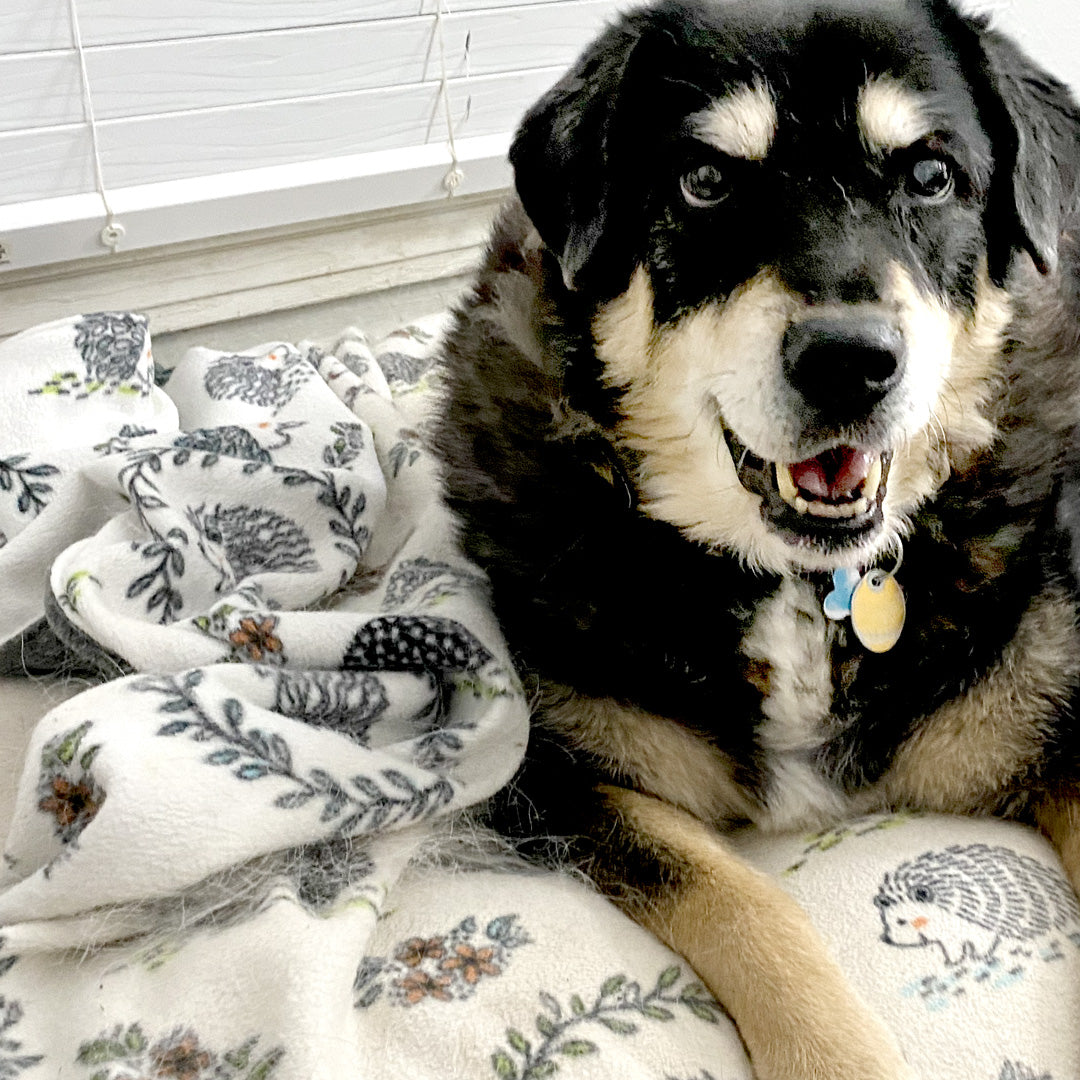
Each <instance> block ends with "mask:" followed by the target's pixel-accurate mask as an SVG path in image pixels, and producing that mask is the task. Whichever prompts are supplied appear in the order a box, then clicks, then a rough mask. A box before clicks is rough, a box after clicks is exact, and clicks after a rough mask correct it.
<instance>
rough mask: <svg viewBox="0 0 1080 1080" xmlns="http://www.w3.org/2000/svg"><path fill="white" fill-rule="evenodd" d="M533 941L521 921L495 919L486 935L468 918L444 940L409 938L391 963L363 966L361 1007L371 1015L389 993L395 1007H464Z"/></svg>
mask: <svg viewBox="0 0 1080 1080" xmlns="http://www.w3.org/2000/svg"><path fill="white" fill-rule="evenodd" d="M530 940H531V939H530V937H529V935H528V934H526V933H525V931H524V930H523V929H522V927H521V926H520V924H519V922H518V918H517V916H516V915H502V916H500V917H499V918H496V919H492V920H491V921H490V922H488V923H487V924H485V926H484V928H483V930H482V931H481V930H480V929H479V923H478V921H477V918H476V916H475V915H469V916H466V918H464V919H462V920H461V922H459V923H458V924H457V925H456V926H454V927H453V929H451V930H449V931H447V932H446V933H445V934H433V935H431V936H430V937H427V936H424V937H411V938H407V939H406V940H404V941H402V942H400V943H399V944H398V946H397V947H396V948H395V949H394V951H393V954H392V956H391V957H389V958H387V957H379V956H365V957H364V959H363V961H361V964H360V968H359V970H358V971H357V973H356V980H355V982H354V983H353V991H354V995H355V1004H356V1007H357V1008H358V1009H367V1008H369V1007H370V1006H372V1005H373V1004H375V1002H376V1001H378V1000H379V999H380V998H381V997H382V996H383V994H384V993H385V994H386V995H387V998H388V1000H389V1001H390V1002H391V1003H392V1004H394V1005H404V1006H408V1005H418V1004H419V1003H420V1002H421V1001H425V1000H431V1001H463V1000H465V999H466V998H470V997H472V996H473V994H474V993H475V992H476V990H477V987H478V986H479V985H480V983H481V982H484V983H486V982H488V981H490V980H491V979H494V978H496V977H498V976H499V975H501V974H502V973H503V972H504V971H505V969H506V966H507V964H508V962H509V960H510V957H511V954H512V953H514V952H515V951H516V950H517V949H519V948H521V946H522V945H527V944H529V942H530Z"/></svg>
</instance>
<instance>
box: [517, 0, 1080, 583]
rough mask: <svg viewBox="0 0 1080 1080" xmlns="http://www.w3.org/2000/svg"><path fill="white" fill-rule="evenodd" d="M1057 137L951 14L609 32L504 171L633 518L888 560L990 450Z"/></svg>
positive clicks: (798, 16) (1059, 100) (848, 8)
mask: <svg viewBox="0 0 1080 1080" xmlns="http://www.w3.org/2000/svg"><path fill="white" fill-rule="evenodd" d="M1075 124H1076V121H1075V113H1074V111H1073V110H1072V106H1071V103H1070V102H1069V99H1068V95H1067V93H1066V92H1065V90H1064V89H1063V88H1062V87H1061V86H1060V84H1057V83H1055V82H1054V81H1053V80H1052V79H1049V78H1048V77H1047V76H1045V75H1043V74H1042V73H1041V72H1039V71H1037V69H1035V68H1034V67H1032V66H1031V65H1030V64H1029V62H1028V61H1027V60H1026V59H1024V57H1023V56H1022V55H1021V54H1020V53H1019V52H1018V51H1017V50H1016V49H1015V48H1014V47H1013V46H1012V45H1011V44H1010V43H1009V42H1008V41H1007V40H1005V39H1003V38H1001V37H999V36H998V35H996V34H994V33H993V32H992V31H989V30H988V29H987V28H986V27H985V26H984V25H983V24H982V23H981V22H979V21H977V20H971V19H968V18H965V17H962V16H960V15H959V14H958V13H957V12H956V11H955V10H954V9H953V8H952V7H950V6H949V5H948V4H947V3H945V0H923V2H919V0H869V2H868V3H867V2H864V3H861V4H859V5H855V4H851V3H847V2H845V0H834V2H833V3H832V4H830V5H828V6H822V5H818V4H811V3H805V2H799V3H788V4H785V3H781V2H780V0H755V2H753V3H749V2H747V3H738V2H734V0H726V2H724V0H721V2H713V3H682V2H674V0H668V2H662V3H660V4H659V5H658V6H655V7H651V8H648V9H645V10H642V11H640V12H637V13H635V14H633V15H630V16H628V17H626V18H624V19H623V20H621V21H620V22H618V23H617V24H616V25H614V26H612V27H610V28H609V29H608V30H607V31H606V32H605V33H604V34H603V35H602V36H601V37H600V38H599V40H598V41H597V42H596V43H595V44H594V45H593V46H592V47H591V48H590V49H588V50H587V51H586V53H585V54H584V55H583V56H582V57H581V59H580V60H579V61H578V63H577V65H576V66H575V68H574V69H573V70H572V71H571V72H570V74H569V75H568V76H567V77H566V78H565V79H563V80H562V81H561V82H560V83H559V84H558V85H557V86H556V87H555V88H554V89H553V90H552V91H551V92H550V93H549V94H548V95H547V96H546V97H545V98H544V99H543V100H541V101H540V102H539V104H538V105H537V106H536V107H535V108H534V109H533V110H532V111H531V112H530V113H529V115H528V116H527V117H526V119H525V121H524V123H523V125H522V127H521V129H520V131H519V133H518V136H517V138H516V140H515V143H514V146H513V149H512V152H511V158H512V162H513V165H514V168H515V175H516V184H517V189H518V193H519V195H520V198H521V200H522V203H523V205H524V207H525V210H526V212H527V213H528V215H529V217H530V218H531V220H532V221H533V223H534V225H535V226H536V228H537V230H538V232H539V234H540V237H541V239H542V240H543V241H544V243H545V244H546V246H547V247H548V248H550V249H551V251H552V252H553V253H554V255H555V256H556V257H557V258H558V260H559V263H560V265H561V268H562V272H563V278H564V281H565V283H566V287H567V288H568V289H571V290H574V291H575V292H577V293H578V294H579V295H580V296H581V297H582V298H584V300H585V302H586V304H587V305H588V306H589V309H590V310H591V311H592V312H593V314H594V318H593V323H592V327H593V335H594V338H595V342H596V351H597V355H598V357H599V358H600V360H601V362H602V369H603V370H602V374H601V378H602V379H603V380H604V381H605V382H606V383H607V385H608V386H610V387H613V388H616V389H618V390H619V391H620V393H621V397H620V411H621V414H622V416H623V420H622V422H621V425H620V429H619V436H620V438H621V440H622V441H623V443H624V445H627V446H628V447H630V448H631V450H633V451H635V452H636V460H637V461H638V462H640V466H639V469H638V475H637V484H638V488H639V493H640V496H641V499H642V504H643V506H644V507H645V509H646V512H648V513H650V514H652V515H653V516H656V517H659V518H662V519H664V520H667V521H669V522H671V523H673V524H675V525H677V526H679V527H680V528H681V529H682V530H683V531H684V532H685V533H686V534H687V535H688V536H690V537H691V538H693V539H695V540H698V541H700V542H703V543H707V544H711V545H715V546H717V547H719V548H723V549H725V550H728V551H732V552H735V553H736V554H738V555H739V556H741V557H742V558H743V559H745V560H746V561H747V562H748V563H749V564H751V565H754V566H759V567H765V568H769V569H773V570H777V571H781V572H782V571H784V570H787V569H790V568H791V567H792V566H795V567H802V568H806V569H816V570H825V569H829V568H832V567H835V566H838V565H841V564H849V565H862V566H865V565H867V564H869V563H871V562H872V561H873V560H874V559H876V558H877V557H879V556H880V555H881V554H882V553H883V552H884V551H885V550H886V549H888V548H889V547H891V546H894V545H895V544H896V543H897V541H898V538H899V537H901V536H902V535H903V534H904V532H905V530H906V529H908V528H909V526H910V518H911V515H912V514H913V513H914V511H915V510H916V509H917V508H918V507H919V506H920V505H921V504H922V503H923V502H924V501H925V500H926V499H927V498H929V497H930V496H932V495H933V494H934V492H935V491H937V490H938V488H939V487H940V486H941V484H942V483H943V482H944V481H945V480H946V478H947V477H948V475H949V472H950V470H951V469H953V468H955V467H957V465H958V464H960V463H963V462H967V461H969V460H970V459H971V458H972V455H974V454H976V453H978V452H979V451H980V450H983V449H985V448H986V447H987V446H989V445H990V443H991V442H992V441H993V439H994V437H995V431H996V428H995V417H994V415H993V411H994V410H993V402H994V401H995V400H996V399H997V398H998V396H999V395H1000V392H1001V387H1002V385H1003V383H1004V381H1005V360H1004V357H1003V354H1004V336H1005V331H1006V329H1007V327H1008V325H1009V322H1010V318H1011V304H1010V301H1009V291H1008V290H1007V288H1006V284H1007V282H1008V281H1011V280H1013V277H1014V276H1015V275H1016V274H1019V275H1021V276H1023V275H1025V274H1026V275H1028V276H1029V277H1031V278H1035V277H1036V276H1037V275H1038V274H1039V273H1042V274H1050V273H1054V272H1055V270H1054V268H1055V264H1056V260H1057V243H1058V236H1059V233H1060V231H1061V219H1062V213H1063V204H1064V203H1065V202H1066V201H1067V197H1068V195H1069V191H1068V189H1069V188H1070V185H1071V182H1072V178H1071V176H1070V175H1066V172H1067V169H1068V167H1069V163H1070V162H1073V161H1075V159H1076V156H1077V155H1076V152H1075V151H1073V150H1070V149H1067V148H1066V143H1067V140H1069V139H1075V137H1076V126H1075ZM1018 255H1019V258H1018V257H1017V256H1018Z"/></svg>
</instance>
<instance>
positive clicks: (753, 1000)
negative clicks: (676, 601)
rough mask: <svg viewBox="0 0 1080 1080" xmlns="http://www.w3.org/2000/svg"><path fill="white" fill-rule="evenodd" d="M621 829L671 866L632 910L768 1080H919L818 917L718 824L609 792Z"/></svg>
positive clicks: (634, 896)
mask: <svg viewBox="0 0 1080 1080" xmlns="http://www.w3.org/2000/svg"><path fill="white" fill-rule="evenodd" d="M604 793H605V795H606V796H607V798H608V801H609V806H610V807H611V809H612V810H613V811H614V813H615V815H616V818H617V820H618V822H619V826H618V827H619V828H620V830H621V831H625V832H628V833H630V834H631V837H630V838H629V839H630V842H631V844H632V845H633V847H634V848H636V850H637V851H638V852H640V853H642V854H645V855H646V856H647V855H648V853H649V852H650V851H651V852H653V853H655V855H656V858H657V860H658V861H659V862H662V863H664V864H665V865H666V866H667V868H668V871H669V872H668V874H667V875H666V880H665V881H664V884H663V885H662V886H661V888H660V889H658V890H655V889H648V890H642V891H641V892H639V893H633V892H631V893H627V894H624V895H623V896H622V897H620V899H621V901H622V904H623V906H624V907H625V908H626V909H627V910H628V912H629V913H630V914H631V915H632V916H633V917H634V918H635V919H636V920H637V921H638V922H640V923H641V924H642V925H643V926H645V927H646V928H648V929H649V930H651V931H652V932H653V933H654V934H655V935H656V936H657V937H659V938H660V939H661V940H662V941H664V942H665V943H666V944H667V945H669V946H670V947H671V948H672V949H674V950H675V951H676V952H678V953H680V954H681V955H682V956H684V957H685V958H686V959H687V961H689V963H690V964H691V965H692V966H693V967H694V969H695V970H696V971H697V973H698V975H699V976H700V977H701V979H702V980H703V981H704V982H705V983H706V985H708V987H709V989H710V990H712V992H713V993H714V994H715V995H716V997H717V998H718V999H719V1000H720V1002H721V1003H722V1004H723V1005H724V1007H725V1008H726V1009H727V1010H728V1011H729V1012H730V1013H731V1015H732V1016H733V1017H734V1019H735V1022H736V1024H737V1025H738V1028H739V1031H740V1034H741V1035H742V1037H743V1041H744V1042H745V1043H746V1046H747V1049H748V1051H749V1053H750V1058H751V1061H752V1062H753V1065H754V1072H755V1075H756V1077H757V1078H758V1080H913V1078H914V1073H913V1072H912V1071H911V1070H910V1069H909V1068H908V1067H907V1066H906V1064H905V1063H904V1060H903V1058H902V1056H901V1054H900V1052H899V1050H898V1049H897V1047H896V1044H895V1042H894V1041H893V1039H892V1037H891V1035H890V1034H889V1033H888V1032H887V1031H886V1029H885V1028H884V1026H883V1025H882V1024H881V1023H880V1022H879V1021H878V1020H877V1019H876V1018H875V1017H873V1016H872V1015H871V1014H870V1012H869V1011H868V1010H867V1009H866V1007H865V1006H864V1005H863V1004H862V1003H861V1002H860V1001H859V1000H858V999H857V998H856V997H855V995H854V993H853V991H852V990H851V988H850V987H849V986H848V984H847V981H846V979H845V978H844V975H843V974H842V973H841V971H840V969H839V968H838V966H837V965H836V963H835V962H834V961H833V959H832V958H831V956H830V955H829V953H828V952H827V950H826V948H825V945H824V943H823V942H822V940H821V939H820V937H819V936H818V934H817V932H816V931H815V929H814V927H813V926H812V925H811V923H810V920H809V919H808V918H807V916H806V914H805V913H804V912H803V911H802V909H801V908H800V907H799V906H798V905H797V904H796V903H795V901H794V900H792V899H791V898H790V897H789V896H788V895H787V894H786V893H784V892H783V890H781V889H780V888H779V886H777V885H775V884H774V883H773V882H772V881H770V880H769V879H768V878H767V877H766V876H764V875H763V874H761V873H759V872H758V871H756V870H754V869H752V868H751V867H749V866H747V865H746V864H745V863H743V862H742V861H741V860H740V859H739V858H738V857H737V856H735V855H734V854H733V853H732V852H731V851H730V850H729V849H728V848H727V847H726V846H725V845H724V843H723V841H722V839H721V838H720V837H719V836H718V835H717V834H716V833H715V832H713V831H712V830H710V829H709V828H708V826H706V825H704V824H703V823H701V822H700V821H698V820H697V819H696V818H694V817H692V816H691V815H689V814H687V813H685V812H683V811H681V810H679V809H678V808H676V807H674V806H671V805H670V804H669V803H664V802H661V801H660V800H658V799H654V798H652V797H650V796H647V795H642V794H640V793H638V792H633V791H628V790H626V789H618V788H611V789H604Z"/></svg>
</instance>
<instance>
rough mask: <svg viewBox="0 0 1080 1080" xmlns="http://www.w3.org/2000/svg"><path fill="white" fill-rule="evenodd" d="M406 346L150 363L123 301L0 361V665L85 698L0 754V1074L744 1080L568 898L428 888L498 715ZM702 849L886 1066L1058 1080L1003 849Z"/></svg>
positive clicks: (443, 881) (985, 832) (478, 785)
mask: <svg viewBox="0 0 1080 1080" xmlns="http://www.w3.org/2000/svg"><path fill="white" fill-rule="evenodd" d="M441 326H442V321H441V319H433V320H430V321H425V322H423V323H422V324H420V325H418V326H415V327H411V328H408V329H406V330H403V331H401V332H400V333H398V334H395V335H392V336H391V338H390V339H388V340H387V341H386V342H385V343H383V344H382V345H381V346H379V347H378V348H377V349H372V348H371V347H370V346H369V344H368V342H367V341H366V339H365V338H364V336H363V335H362V334H361V333H360V332H358V331H348V332H346V333H345V334H344V335H343V337H342V338H341V340H340V341H339V342H338V343H337V345H336V346H335V347H334V348H333V349H332V350H329V351H323V350H322V349H320V348H317V347H315V346H311V345H307V344H300V345H293V344H289V343H285V342H276V343H270V344H267V345H262V346H259V347H257V348H253V349H249V350H245V351H243V352H239V353H224V352H220V351H213V350H209V349H193V350H190V351H189V352H188V353H187V354H186V355H185V356H184V358H183V359H182V360H181V362H180V363H179V364H178V365H177V366H176V368H175V369H173V370H172V371H161V370H155V366H154V361H153V358H152V354H151V343H150V336H149V332H148V328H147V323H146V320H145V319H144V318H142V317H141V316H139V315H136V314H132V313H126V312H110V313H96V314H89V315H82V316H77V317H73V318H70V319H62V320H58V321H57V322H54V323H51V324H48V325H46V326H41V327H37V328H34V329H33V330H30V331H27V332H26V333H24V334H21V335H18V336H17V337H15V338H12V339H9V340H8V341H6V342H3V343H0V368H2V370H3V372H4V382H3V385H2V388H0V588H2V590H3V591H2V595H3V598H4V599H3V603H2V604H0V674H12V673H19V672H23V671H32V672H37V673H58V674H63V673H72V672H75V673H80V675H81V676H84V677H85V676H86V675H87V674H90V675H92V678H93V681H95V682H97V683H99V685H95V686H94V687H93V688H91V689H89V690H86V691H84V692H82V693H80V694H78V695H76V696H75V697H72V698H70V699H69V700H67V701H65V702H64V703H63V704H61V705H59V706H57V707H56V708H54V709H53V710H52V711H51V712H50V713H49V714H48V715H47V716H46V717H45V718H44V719H43V720H42V721H41V723H40V724H39V726H38V727H37V729H36V731H35V733H34V736H33V739H32V742H31V745H30V748H29V751H28V754H27V756H26V759H25V762H24V765H23V772H22V778H21V782H20V788H19V794H18V801H17V807H16V812H15V817H14V820H13V824H12V828H11V831H10V834H9V836H8V838H7V842H6V844H5V847H4V852H3V867H2V869H0V1078H19V1080H21V1078H24V1077H25V1078H28V1080H34V1078H38V1077H57V1078H59V1077H64V1078H80V1080H83V1078H84V1080H136V1078H139V1080H151V1078H160V1080H164V1078H180V1080H211V1078H213V1080H313V1078H314V1080H321V1078H323V1077H325V1078H328V1080H329V1078H335V1080H336V1078H339V1077H342V1076H355V1077H362V1078H364V1080H391V1078H393V1080H400V1078H402V1077H408V1078H409V1080H423V1078H429V1077H430V1078H432V1080H435V1078H440V1080H442V1078H445V1077H463V1078H464V1077H469V1078H472V1077H485V1078H491V1080H537V1078H540V1077H548V1076H554V1075H556V1074H558V1075H560V1076H562V1077H564V1078H566V1080H579V1078H580V1080H597V1078H601V1077H619V1078H620V1080H750V1077H751V1072H750V1066H749V1064H748V1062H747V1060H746V1057H745V1054H744V1053H743V1050H742V1047H741V1044H740V1042H739V1039H738V1036H737V1033H736V1032H735V1029H734V1027H733V1025H732V1024H731V1022H730V1021H729V1019H728V1018H727V1016H726V1015H725V1014H724V1012H723V1010H722V1009H721V1008H720V1007H719V1006H718V1005H717V1003H716V1002H715V1001H714V1000H713V999H712V998H711V996H710V995H709V994H708V992H707V991H706V990H705V989H704V988H703V987H702V986H701V984H700V982H699V981H698V980H697V978H696V976H695V975H694V973H693V972H692V971H691V970H690V969H689V968H688V966H687V965H686V963H685V961H683V960H682V959H681V958H680V957H678V956H675V955H674V954H672V953H671V952H670V951H668V950H667V949H666V948H664V947H663V946H662V945H660V944H659V943H658V942H657V941H655V940H654V939H653V938H652V937H650V936H649V935H648V934H646V933H645V932H644V931H642V930H641V929H640V928H638V927H636V926H634V925H633V924H631V923H630V922H628V921H627V920H626V919H625V918H624V917H623V916H622V915H621V914H619V913H618V912H617V911H616V910H615V909H614V908H613V907H612V906H611V905H609V904H608V903H607V902H606V901H605V900H603V899H602V898H601V897H599V896H598V895H596V894H595V893H594V892H592V891H591V890H590V889H589V888H587V887H586V886H585V885H583V884H582V883H581V882H579V881H577V880H575V879H573V878H571V877H559V876H557V875H552V874H540V873H536V872H532V871H523V870H521V869H518V870H517V871H516V872H510V871H509V870H508V869H506V868H505V867H501V868H493V867H489V868H486V869H480V870H472V871H469V872H466V871H463V870H461V869H456V870H455V869H449V868H447V867H446V865H444V860H440V853H441V854H443V855H445V853H446V852H447V851H448V850H451V847H449V846H448V845H450V843H451V842H450V841H449V840H447V838H446V832H447V823H448V822H451V821H455V820H456V819H457V817H458V814H459V811H461V810H463V809H465V808H467V807H469V806H471V805H473V804H476V803H478V802H480V801H481V800H483V799H484V798H486V797H487V796H488V795H489V794H491V793H492V792H493V791H495V790H496V789H497V788H498V787H499V786H500V785H502V784H503V783H505V782H506V781H507V780H508V779H509V778H510V777H511V776H512V774H513V773H514V771H515V769H516V767H517V765H518V764H519V762H520V759H521V756H522V754H523V752H524V747H525V742H526V730H527V711H528V710H527V701H526V697H525V694H524V693H523V690H522V687H521V686H520V684H519V682H518V679H517V677H516V676H515V673H514V671H513V668H512V665H511V662H510V658H509V656H508V653H507V648H506V645H505V643H504V642H503V640H502V638H501V636H500V633H499V630H498V627H497V626H496V624H495V622H494V620H493V617H492V615H491V612H490V609H489V607H488V604H487V598H486V593H485V579H484V577H483V575H482V574H481V573H480V572H479V570H478V569H477V568H476V567H475V566H473V565H471V564H470V563H469V562H468V561H466V560H465V559H464V558H463V557H462V555H461V554H460V552H459V550H458V547H457V545H456V543H455V539H454V530H453V523H452V521H451V520H450V519H449V517H448V515H447V513H446V511H445V509H444V508H443V506H442V504H441V502H440V500H439V493H438V475H437V471H436V469H435V466H434V462H433V460H432V458H431V455H430V454H429V452H428V451H427V449H426V448H425V445H424V438H423V432H424V423H425V416H426V414H427V410H428V409H429V408H430V405H431V403H432V400H433V398H434V397H435V395H436V394H437V392H438V385H439V374H438V369H437V367H436V366H435V365H434V362H433V356H434V344H435V342H436V341H437V338H438V335H439V333H440V331H441ZM2 707H3V705H2V702H0V710H2ZM0 719H2V717H0ZM458 828H459V829H460V826H458ZM735 842H736V843H737V844H738V845H739V847H740V848H741V850H743V852H744V854H745V855H746V857H747V858H748V859H749V860H750V861H751V862H753V863H754V864H755V865H757V866H758V867H760V868H761V869H762V871H763V872H765V873H768V874H771V875H773V876H774V877H775V878H776V880H777V881H778V882H779V883H780V884H781V886H782V887H784V888H786V889H788V890H790V891H791V892H792V893H793V894H794V895H795V896H796V898H797V899H798V900H799V901H800V902H801V903H803V904H804V906H806V908H807V910H808V911H809V912H810V914H811V917H812V918H813V919H814V920H815V922H816V923H817V924H818V926H819V927H820V929H821V932H822V934H823V935H824V937H825V939H826V941H827V942H828V943H829V944H830V946H831V947H832V948H833V950H834V952H835V954H836V955H837V958H838V959H839V961H840V962H841V964H842V965H843V966H844V967H845V969H846V970H847V971H848V972H849V974H850V976H851V978H852V981H853V982H854V984H855V985H856V987H857V989H858V990H859V991H860V993H862V994H863V995H864V996H865V997H866V998H867V1000H868V1002H869V1003H870V1004H871V1005H872V1006H873V1007H875V1008H877V1009H878V1010H879V1012H880V1013H881V1015H882V1016H883V1017H885V1018H886V1019H887V1020H888V1021H889V1022H890V1023H891V1024H892V1025H893V1026H894V1029H895V1030H896V1031H897V1035H898V1037H899V1038H900V1041H901V1044H902V1046H903V1047H904V1050H905V1053H906V1054H907V1055H908V1057H909V1059H910V1060H911V1062H912V1065H913V1067H914V1068H915V1070H916V1073H917V1074H918V1075H920V1076H924V1077H927V1078H929V1077H934V1080H1075V1078H1076V1077H1080V1023H1078V1022H1077V1018H1078V1017H1080V908H1078V906H1077V903H1076V899H1075V897H1073V895H1072V893H1071V890H1070V889H1069V888H1068V886H1067V884H1066V883H1065V881H1064V878H1063V876H1062V873H1061V870H1060V867H1059V866H1058V865H1057V863H1056V860H1055V857H1054V856H1053V853H1052V852H1051V851H1050V849H1049V847H1048V845H1047V844H1046V843H1045V841H1043V840H1042V839H1041V838H1040V837H1038V836H1037V835H1036V834H1035V833H1033V832H1032V831H1030V830H1028V829H1025V828H1022V827H1020V826H1016V825H1007V824H1003V823H998V822H988V821H973V820H956V819H951V818H944V817H936V816H933V815H927V816H917V815H915V816H891V817H890V816H876V817H873V818H867V819H864V820H861V821H858V822H853V823H850V824H848V825H845V826H844V827H843V828H838V829H835V830H830V831H829V832H827V833H823V834H820V835H817V836H811V837H807V836H791V837H783V838H775V837H774V838H764V837H759V836H756V835H754V834H747V835H745V836H741V837H738V838H736V841H735ZM455 843H456V841H455ZM471 857H472V856H470V858H471ZM766 1007H768V1006H766Z"/></svg>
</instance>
